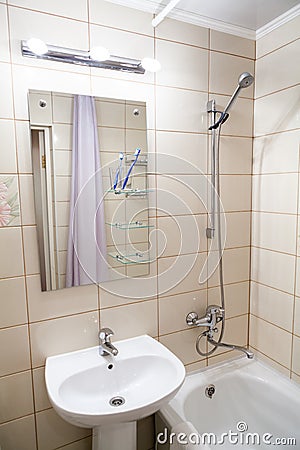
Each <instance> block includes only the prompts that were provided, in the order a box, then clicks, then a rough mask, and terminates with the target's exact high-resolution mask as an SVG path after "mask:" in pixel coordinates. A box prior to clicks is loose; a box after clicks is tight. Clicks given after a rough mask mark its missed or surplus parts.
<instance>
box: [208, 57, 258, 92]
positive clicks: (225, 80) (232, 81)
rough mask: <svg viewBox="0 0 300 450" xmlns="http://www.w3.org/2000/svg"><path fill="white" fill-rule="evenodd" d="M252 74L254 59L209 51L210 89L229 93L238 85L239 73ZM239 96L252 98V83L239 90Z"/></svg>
mask: <svg viewBox="0 0 300 450" xmlns="http://www.w3.org/2000/svg"><path fill="white" fill-rule="evenodd" d="M243 72H250V73H251V74H252V75H254V61H252V60H251V59H246V58H239V57H238V56H231V55H226V54H225V53H218V52H211V58H210V88H209V89H210V91H211V92H216V93H218V94H227V95H231V94H232V93H233V92H234V90H235V89H236V87H237V85H238V79H239V76H240V75H241V73H243ZM240 95H241V97H247V98H253V84H252V86H251V87H249V88H247V89H243V90H242V91H241V92H240Z"/></svg>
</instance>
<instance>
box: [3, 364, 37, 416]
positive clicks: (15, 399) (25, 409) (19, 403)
mask: <svg viewBox="0 0 300 450" xmlns="http://www.w3.org/2000/svg"><path fill="white" fill-rule="evenodd" d="M0 391H1V392H2V394H1V410H0V422H1V423H3V422H7V421H9V420H13V419H16V418H18V417H22V416H26V415H28V414H32V413H33V397H32V380H31V372H22V373H18V374H16V375H9V376H7V377H2V378H0Z"/></svg>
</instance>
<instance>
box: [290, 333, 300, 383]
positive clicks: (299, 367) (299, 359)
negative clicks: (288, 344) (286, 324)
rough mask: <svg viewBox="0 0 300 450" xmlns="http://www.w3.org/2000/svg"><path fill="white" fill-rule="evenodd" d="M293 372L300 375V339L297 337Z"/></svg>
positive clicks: (295, 338)
mask: <svg viewBox="0 0 300 450" xmlns="http://www.w3.org/2000/svg"><path fill="white" fill-rule="evenodd" d="M292 371H293V372H296V374H298V375H300V338H298V337H297V336H294V338H293V361H292Z"/></svg>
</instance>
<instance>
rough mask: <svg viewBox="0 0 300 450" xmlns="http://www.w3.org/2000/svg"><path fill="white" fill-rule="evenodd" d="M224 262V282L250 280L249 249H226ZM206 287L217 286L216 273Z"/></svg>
mask: <svg viewBox="0 0 300 450" xmlns="http://www.w3.org/2000/svg"><path fill="white" fill-rule="evenodd" d="M223 261H224V282H225V284H228V283H236V282H238V281H247V280H248V279H249V278H250V249H249V247H241V248H234V249H227V250H225V251H224V254H223ZM208 285H209V286H210V287H212V286H218V285H219V274H218V271H216V272H215V273H214V274H213V275H212V276H211V278H210V279H209V281H208Z"/></svg>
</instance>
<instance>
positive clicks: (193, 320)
mask: <svg viewBox="0 0 300 450" xmlns="http://www.w3.org/2000/svg"><path fill="white" fill-rule="evenodd" d="M224 319H225V311H224V309H223V308H221V307H220V306H216V305H210V306H208V307H207V309H206V314H205V316H203V317H200V318H199V316H198V314H197V313H195V312H190V313H189V314H188V315H187V316H186V323H187V324H188V325H189V326H196V327H207V328H208V330H207V331H204V332H203V333H202V334H201V336H200V339H201V337H202V336H203V337H204V336H206V338H207V340H208V342H209V343H210V344H212V345H213V346H214V347H225V348H228V349H230V350H237V351H240V352H243V353H245V355H246V356H247V358H249V359H253V358H254V354H253V353H252V352H251V351H250V350H248V349H247V348H246V347H241V346H240V345H233V344H225V343H224V342H217V341H215V340H214V338H213V336H214V333H217V331H218V328H217V327H216V325H217V324H218V323H219V322H221V321H222V320H224Z"/></svg>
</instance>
